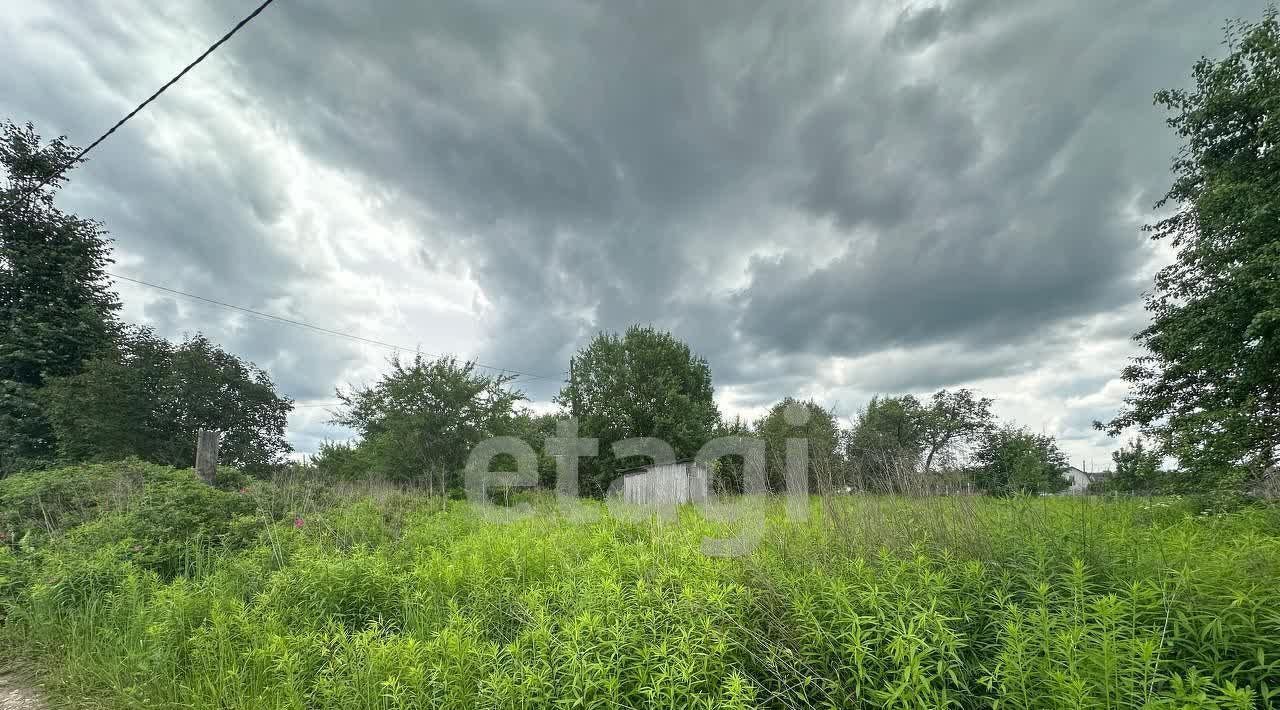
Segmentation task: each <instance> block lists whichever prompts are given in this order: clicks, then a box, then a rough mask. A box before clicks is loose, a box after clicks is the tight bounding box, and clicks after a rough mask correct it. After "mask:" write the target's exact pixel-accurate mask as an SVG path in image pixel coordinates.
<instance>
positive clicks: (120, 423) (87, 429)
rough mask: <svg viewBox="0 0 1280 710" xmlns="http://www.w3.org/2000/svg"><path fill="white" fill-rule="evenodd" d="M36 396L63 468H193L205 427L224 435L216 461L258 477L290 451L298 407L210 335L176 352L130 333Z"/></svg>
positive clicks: (143, 333)
mask: <svg viewBox="0 0 1280 710" xmlns="http://www.w3.org/2000/svg"><path fill="white" fill-rule="evenodd" d="M39 399H40V401H41V402H42V403H43V404H44V408H45V411H46V412H47V416H48V418H49V421H50V423H51V425H52V427H53V430H54V432H55V434H56V436H57V441H58V454H59V457H60V458H61V459H63V460H67V461H109V460H117V459H123V458H126V457H129V456H137V457H139V458H142V459H144V460H146V461H151V462H154V463H161V464H168V465H170V466H176V467H180V468H187V467H190V466H192V465H193V464H194V462H195V432H196V431H197V430H199V429H220V430H222V432H223V439H222V443H221V445H220V446H219V451H218V457H219V461H220V463H223V464H226V465H228V466H234V467H238V468H240V469H242V470H244V471H246V472H249V473H253V474H257V475H262V474H266V473H268V472H269V471H270V470H271V469H272V467H274V466H275V465H277V464H279V463H281V461H282V460H283V457H284V455H285V454H286V453H288V452H289V451H290V447H289V444H288V443H287V442H286V441H285V436H284V430H285V426H286V423H287V421H286V420H287V417H288V414H289V411H290V409H291V408H292V406H293V405H292V403H291V402H290V401H289V400H288V399H286V398H283V397H280V396H279V395H277V394H276V392H275V387H274V385H273V384H272V382H271V379H270V377H268V376H267V374H266V372H264V371H263V370H261V369H259V368H258V367H257V366H255V365H253V364H252V363H246V362H244V361H242V360H240V358H238V357H236V356H235V355H232V354H230V353H228V352H226V351H225V350H223V349H221V348H220V347H218V346H217V345H215V344H213V343H212V342H210V341H209V340H208V339H207V338H205V337H204V336H199V335H197V336H196V337H194V338H191V339H190V340H187V341H186V342H184V343H182V344H180V345H175V344H173V343H171V342H169V341H168V340H165V339H164V338H160V337H158V336H156V335H155V334H154V333H153V332H152V331H151V330H149V329H147V328H133V329H130V330H128V331H127V332H126V333H125V334H124V335H123V336H122V337H121V339H120V342H119V343H118V344H117V345H116V346H115V347H113V348H112V349H111V350H109V351H108V352H106V353H104V354H102V355H100V356H97V357H95V358H93V359H90V360H89V361H87V362H86V363H85V364H84V367H83V370H82V371H81V372H80V373H79V374H75V375H69V376H63V377H52V378H49V380H48V381H47V383H46V386H45V387H44V389H42V390H41V391H40V393H39Z"/></svg>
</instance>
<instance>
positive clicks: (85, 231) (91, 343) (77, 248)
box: [0, 122, 119, 475]
mask: <svg viewBox="0 0 1280 710" xmlns="http://www.w3.org/2000/svg"><path fill="white" fill-rule="evenodd" d="M77 152H78V151H77V149H76V148H75V147H74V146H71V145H68V144H67V143H66V142H65V141H63V140H62V139H55V140H52V141H49V142H47V143H44V144H41V140H40V136H38V135H37V134H36V132H35V129H34V128H33V127H32V126H31V125H30V124H28V125H26V126H16V125H14V124H13V123H12V122H5V123H3V124H0V166H2V167H3V168H4V173H5V183H4V185H3V186H0V475H3V474H4V473H5V472H7V471H13V470H17V469H18V468H21V467H22V466H24V465H27V464H30V463H31V462H34V461H40V460H47V459H50V458H52V456H53V453H54V447H55V444H54V439H53V435H52V432H50V431H49V426H48V423H47V422H46V420H45V418H44V416H43V411H42V409H41V407H40V405H39V402H38V401H37V399H36V392H37V390H38V389H39V388H40V387H41V386H42V385H43V384H44V382H45V379H46V378H48V377H57V376H64V375H70V374H74V373H76V372H78V371H79V370H80V366H81V363H82V362H83V361H84V360H85V359H86V358H88V357H91V356H93V355H94V354H96V353H98V352H100V351H102V349H104V348H105V347H107V346H108V345H109V344H110V343H111V341H112V338H113V337H114V333H115V331H116V327H117V324H116V320H115V313H116V311H117V310H118V309H119V303H117V301H116V298H115V294H113V293H112V292H111V291H110V290H109V289H108V288H107V283H106V279H107V276H106V269H107V266H108V265H109V264H110V263H111V257H110V244H109V242H108V240H107V239H106V237H105V235H104V233H103V232H102V230H101V228H100V227H99V225H98V224H97V223H96V222H93V221H90V220H86V219H81V218H79V217H77V216H75V215H73V214H68V213H66V212H63V211H62V210H60V209H58V208H57V207H55V206H54V203H53V197H54V193H55V192H56V190H57V188H58V187H59V186H60V185H61V183H62V179H61V178H59V179H56V180H52V181H50V183H49V185H48V186H46V187H44V188H42V189H40V190H39V191H36V192H32V190H34V189H35V187H36V185H38V184H39V183H40V182H41V181H42V180H44V179H45V178H46V177H48V176H49V175H51V174H53V173H55V172H56V171H57V170H59V169H60V168H63V167H65V166H66V165H67V164H68V163H69V162H70V161H71V160H72V158H74V157H75V155H76V153H77Z"/></svg>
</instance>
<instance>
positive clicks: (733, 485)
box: [711, 415, 754, 493]
mask: <svg viewBox="0 0 1280 710" xmlns="http://www.w3.org/2000/svg"><path fill="white" fill-rule="evenodd" d="M753 435H754V432H753V431H752V429H751V424H750V423H749V422H747V420H745V419H743V418H742V417H740V416H736V415H735V416H734V418H733V420H732V421H729V420H725V419H721V420H720V422H719V423H718V424H717V425H716V428H715V430H714V431H712V432H711V436H712V438H719V437H724V436H753ZM744 468H745V465H744V462H743V460H742V457H740V456H726V457H723V458H721V459H720V460H718V461H716V462H715V465H714V467H713V469H712V471H711V478H712V481H711V483H712V487H713V488H714V489H715V490H716V491H718V492H723V493H745V492H746V481H745V480H744V477H745V471H744Z"/></svg>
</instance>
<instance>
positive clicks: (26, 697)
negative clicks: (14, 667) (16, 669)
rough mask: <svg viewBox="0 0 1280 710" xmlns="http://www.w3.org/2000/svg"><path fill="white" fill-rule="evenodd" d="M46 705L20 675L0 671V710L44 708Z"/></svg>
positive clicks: (36, 709) (35, 709)
mask: <svg viewBox="0 0 1280 710" xmlns="http://www.w3.org/2000/svg"><path fill="white" fill-rule="evenodd" d="M47 707H48V706H47V705H45V704H44V701H42V700H40V696H38V695H37V694H36V691H35V690H34V689H32V687H31V684H30V683H29V682H27V680H26V679H24V678H23V677H22V676H20V675H17V674H14V673H6V672H0V710H45V708H47Z"/></svg>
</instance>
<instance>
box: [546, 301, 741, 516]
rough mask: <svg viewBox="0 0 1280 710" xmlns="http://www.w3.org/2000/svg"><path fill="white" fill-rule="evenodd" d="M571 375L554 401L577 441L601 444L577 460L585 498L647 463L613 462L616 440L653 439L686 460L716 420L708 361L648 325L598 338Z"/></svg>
mask: <svg viewBox="0 0 1280 710" xmlns="http://www.w3.org/2000/svg"><path fill="white" fill-rule="evenodd" d="M572 375H573V376H572V377H571V378H570V381H569V382H568V383H567V384H566V385H565V386H564V388H562V389H561V390H560V394H559V396H558V397H557V399H556V401H557V402H558V403H559V404H560V406H561V407H563V408H564V409H565V410H566V411H567V413H568V414H570V415H574V416H576V417H577V419H578V433H579V435H580V436H584V437H595V438H598V439H599V440H600V454H599V456H597V457H596V458H595V459H592V460H589V461H586V462H584V463H583V468H582V471H583V473H584V474H585V475H582V476H581V479H580V480H581V485H582V488H583V493H585V494H587V495H592V496H600V495H603V494H604V493H605V491H607V490H608V486H609V484H610V483H611V482H612V481H613V479H614V477H615V476H616V474H617V473H618V472H619V471H621V470H623V469H624V468H626V467H628V466H630V465H635V464H637V463H645V462H644V461H618V460H616V459H615V458H614V457H613V455H612V453H611V451H610V447H611V446H612V444H613V443H614V442H617V441H620V440H622V439H627V438H631V437H656V438H659V439H662V440H664V441H666V442H667V443H668V444H670V445H671V447H672V448H673V449H674V450H675V454H676V456H677V457H690V456H693V455H694V454H695V453H697V451H698V449H699V448H701V447H702V445H703V444H704V443H706V442H707V440H708V439H709V438H710V437H711V435H712V432H713V431H714V429H715V427H716V424H717V423H718V422H719V419H720V414H719V411H718V410H717V409H716V404H715V401H714V399H713V390H712V387H711V368H710V367H709V366H708V365H707V362H706V360H703V359H702V358H700V357H697V356H696V355H694V354H693V352H692V351H691V350H690V349H689V346H688V345H686V344H684V343H682V342H680V341H679V340H677V339H676V338H675V337H673V336H672V335H671V334H670V333H667V332H665V331H660V330H657V329H655V328H652V327H649V326H643V327H642V326H632V327H630V328H628V329H627V332H626V333H625V334H623V335H622V336H619V335H617V334H613V333H601V334H600V335H598V336H596V338H595V339H594V340H592V341H591V343H590V344H589V345H588V346H587V347H585V348H583V349H582V350H580V351H578V353H577V354H576V355H575V356H574V359H573V364H572Z"/></svg>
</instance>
